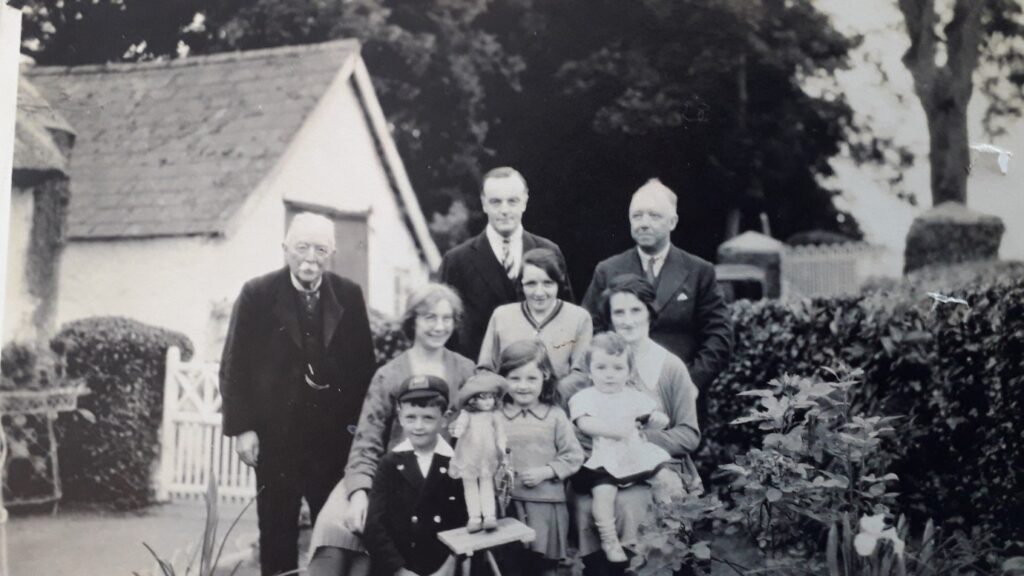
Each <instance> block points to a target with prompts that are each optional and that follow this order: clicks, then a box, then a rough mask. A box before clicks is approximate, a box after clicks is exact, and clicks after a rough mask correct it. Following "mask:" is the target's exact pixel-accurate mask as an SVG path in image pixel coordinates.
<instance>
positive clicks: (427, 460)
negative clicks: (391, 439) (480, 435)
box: [391, 436, 455, 478]
mask: <svg viewBox="0 0 1024 576" xmlns="http://www.w3.org/2000/svg"><path fill="white" fill-rule="evenodd" d="M391 451H392V452H415V450H413V447H412V442H409V439H408V438H406V439H405V440H402V441H401V442H399V443H398V444H397V445H396V446H395V447H394V448H392V449H391ZM434 454H440V455H441V456H446V457H448V458H451V457H452V456H453V455H454V454H455V451H454V450H452V447H451V444H448V443H447V442H445V441H444V438H441V437H440V436H438V437H437V444H435V445H434V451H433V452H430V453H427V454H420V453H418V452H415V456H416V465H417V466H419V469H420V473H421V474H423V477H424V478H426V477H427V476H428V475H429V474H430V466H431V464H433V462H434ZM443 471H444V470H443V469H442V472H443Z"/></svg>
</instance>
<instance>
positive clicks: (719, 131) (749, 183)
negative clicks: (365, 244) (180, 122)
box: [22, 0, 887, 286]
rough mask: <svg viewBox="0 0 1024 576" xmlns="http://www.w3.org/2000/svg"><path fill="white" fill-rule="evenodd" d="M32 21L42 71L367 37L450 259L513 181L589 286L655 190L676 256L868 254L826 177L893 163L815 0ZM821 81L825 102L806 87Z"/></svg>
mask: <svg viewBox="0 0 1024 576" xmlns="http://www.w3.org/2000/svg"><path fill="white" fill-rule="evenodd" d="M22 4H24V5H26V6H27V7H28V8H29V12H28V17H27V22H26V25H25V29H24V35H25V46H26V51H27V52H29V53H30V54H31V55H32V56H33V57H35V58H36V59H37V61H38V62H39V63H40V64H83V63H95V62H104V61H116V60H140V59H147V58H154V57H174V55H175V54H176V52H177V49H178V42H179V41H180V42H182V43H183V44H182V45H187V46H188V47H189V49H190V51H191V52H190V53H191V54H193V55H195V54H208V53H215V52H222V51H227V50H239V49H254V48H266V47H274V46H281V45H289V44H301V43H308V42H319V41H323V40H328V39H332V38H339V37H354V38H358V39H359V40H361V41H362V42H363V57H364V59H365V60H366V62H367V65H368V67H369V69H370V71H371V75H372V77H373V79H374V85H375V87H376V89H377V92H378V94H379V95H380V98H381V100H382V103H383V107H384V110H385V111H386V112H387V114H388V119H389V121H390V123H391V125H392V126H393V131H394V134H395V137H396V140H397V142H398V145H399V149H400V151H401V154H402V157H403V160H404V162H405V165H406V167H407V169H408V172H409V174H410V177H411V178H412V181H413V185H414V188H415V189H416V190H417V193H418V195H419V196H420V199H421V203H422V205H423V206H424V209H425V211H426V212H427V215H428V218H429V219H431V220H432V230H433V232H434V235H435V238H436V239H437V240H438V242H439V244H440V246H441V249H442V250H445V249H447V248H449V247H450V246H452V245H453V244H454V243H457V242H458V241H460V240H462V239H464V238H465V237H467V235H468V234H470V233H475V232H477V231H478V230H479V229H480V228H481V227H482V225H483V222H482V220H481V218H480V212H479V199H478V192H479V182H480V175H481V174H482V173H483V172H484V171H486V170H487V169H489V168H491V167H494V166H496V165H513V166H515V167H517V168H518V169H520V170H521V171H522V172H523V173H524V175H525V176H526V178H527V181H528V182H529V183H530V187H531V191H532V194H531V206H530V209H529V211H528V213H527V222H526V224H527V226H528V227H529V228H531V229H532V230H535V231H536V232H538V233H540V234H542V235H545V236H548V237H550V238H552V239H553V240H555V241H556V242H558V243H560V244H561V245H562V246H570V247H572V250H570V252H571V254H570V257H569V264H570V274H571V277H572V280H573V282H575V283H577V284H578V285H580V286H584V285H586V283H587V282H588V281H589V275H590V273H591V271H592V270H593V267H594V264H596V262H597V261H598V260H599V259H600V258H602V257H605V256H607V255H609V254H612V253H614V252H615V251H618V250H621V249H624V248H625V247H627V246H628V245H629V236H628V230H627V227H626V225H625V217H624V214H625V208H626V206H627V203H628V199H629V195H630V194H631V193H632V191H633V190H635V189H636V188H637V187H638V186H639V185H640V184H642V183H643V182H644V181H645V180H646V179H647V178H650V177H654V176H657V177H660V178H662V179H663V180H664V181H665V182H666V183H667V184H668V185H669V186H671V187H673V188H674V189H675V190H676V191H677V192H678V193H679V195H680V214H681V222H680V225H679V227H678V229H677V230H676V233H675V238H674V239H675V241H676V242H677V243H678V244H680V245H682V246H686V247H687V249H689V250H691V251H693V252H695V253H697V254H699V255H702V256H705V257H708V258H710V257H713V255H714V250H715V247H716V246H717V245H718V244H719V243H720V242H721V241H722V240H723V239H724V238H726V237H727V233H728V232H727V231H733V230H743V229H747V228H751V227H759V226H760V219H759V214H760V213H762V212H765V213H767V214H768V215H769V217H770V219H771V223H772V233H773V234H775V235H777V236H778V237H780V238H785V237H787V236H789V235H791V234H793V233H795V232H799V231H803V230H809V229H824V230H831V231H837V232H843V233H845V234H847V235H848V236H853V237H858V236H859V229H858V227H857V225H856V223H855V222H854V221H853V219H852V217H850V215H848V214H842V213H840V211H839V210H837V209H836V208H835V206H834V205H833V203H832V198H833V196H834V195H835V194H836V193H837V192H836V191H835V190H830V189H828V188H826V187H824V186H823V185H822V184H820V178H821V177H824V176H828V175H830V174H831V168H830V167H829V165H828V162H827V161H828V159H829V158H830V157H832V156H834V155H836V154H837V153H838V152H839V150H840V148H841V147H842V146H844V145H845V144H844V143H847V144H849V145H850V146H851V147H852V151H853V152H854V154H855V156H856V157H857V158H858V159H860V160H864V161H881V160H882V157H883V155H882V153H881V152H880V150H881V149H882V148H884V147H886V146H887V143H886V142H884V141H880V140H878V139H875V138H873V137H872V135H871V134H870V132H869V131H866V130H865V129H864V128H863V127H859V126H856V125H855V124H854V122H853V113H852V111H851V109H850V107H849V105H848V104H847V102H846V100H845V98H844V96H843V94H842V93H841V91H839V90H838V89H837V88H836V87H835V85H834V82H833V81H832V80H830V79H831V78H832V74H833V72H835V71H836V70H838V69H841V68H843V67H845V66H846V65H847V59H848V53H849V51H850V50H851V49H852V48H853V47H854V46H855V45H856V44H857V42H858V40H857V39H855V38H846V37H844V36H842V35H841V34H839V33H838V32H837V31H836V30H835V29H834V28H833V27H832V24H831V22H830V21H829V20H828V19H827V18H826V17H825V16H824V15H823V14H821V13H820V12H818V11H817V9H816V8H815V7H814V5H813V2H811V1H810V0H794V1H788V2H782V1H781V0H765V1H763V2H749V1H746V0H743V1H740V0H712V1H707V0H653V1H648V2H641V3H636V2H622V1H621V0H562V1H559V2H541V1H538V0H430V1H428V2H424V1H422V0H320V1H317V2H307V1H305V0H273V1H271V0H211V1H207V2H201V3H200V2H198V1H196V0H185V1H183V2H174V3H163V4H161V7H160V8H159V9H153V7H152V6H150V4H151V3H149V2H145V1H143V0H95V1H94V0H23V2H22ZM197 14H201V18H199V19H198V20H197V19H196V15H197ZM808 77H814V78H815V79H816V83H817V84H819V85H820V86H821V87H822V89H821V90H818V91H805V90H803V89H802V88H801V85H802V84H803V81H804V80H805V79H807V78H808ZM467 208H468V211H467ZM595 231H600V233H597V234H595V233H594V232H595Z"/></svg>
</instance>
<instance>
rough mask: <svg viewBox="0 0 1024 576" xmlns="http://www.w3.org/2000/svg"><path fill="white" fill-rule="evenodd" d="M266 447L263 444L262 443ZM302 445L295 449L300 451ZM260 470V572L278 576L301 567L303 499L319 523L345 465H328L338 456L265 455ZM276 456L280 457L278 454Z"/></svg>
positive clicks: (268, 575)
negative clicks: (329, 461) (300, 517)
mask: <svg viewBox="0 0 1024 576" xmlns="http://www.w3.org/2000/svg"><path fill="white" fill-rule="evenodd" d="M261 444H262V443H261ZM299 446H301V444H300V445H298V446H296V447H295V448H296V449H298V450H301V448H299ZM260 449H261V453H260V457H259V460H258V463H257V466H256V482H257V485H258V487H259V490H260V492H259V495H258V496H257V497H256V515H257V516H258V518H259V528H260V572H261V574H262V576H274V575H275V574H280V573H282V572H288V571H290V570H295V569H296V568H298V567H299V509H300V508H301V506H302V498H305V499H306V503H307V504H309V513H310V518H311V520H312V521H313V523H314V524H315V523H316V517H317V515H319V514H320V509H321V508H323V506H324V503H325V502H326V501H327V496H329V495H330V493H331V490H333V489H334V486H335V485H336V484H337V483H338V481H339V480H341V477H342V474H343V471H344V469H343V464H342V463H339V462H333V463H327V462H325V461H327V460H335V461H336V460H337V456H336V455H332V456H327V455H322V454H321V455H320V457H319V458H317V457H315V456H314V455H313V454H312V453H309V452H306V453H302V454H298V455H296V454H294V453H292V454H287V453H285V454H282V453H280V451H279V450H274V451H273V452H271V453H264V452H262V450H263V446H262V445H261V447H260ZM275 452H276V454H275Z"/></svg>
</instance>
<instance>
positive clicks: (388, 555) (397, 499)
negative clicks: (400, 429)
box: [363, 441, 468, 576]
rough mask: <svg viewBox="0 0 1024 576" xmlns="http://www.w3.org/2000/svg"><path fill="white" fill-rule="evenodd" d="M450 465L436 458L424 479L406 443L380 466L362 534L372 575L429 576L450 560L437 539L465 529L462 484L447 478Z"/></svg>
mask: <svg viewBox="0 0 1024 576" xmlns="http://www.w3.org/2000/svg"><path fill="white" fill-rule="evenodd" d="M439 442H441V441H439ZM445 446H447V444H445ZM447 454H451V451H450V448H449V449H448V451H447ZM450 464H451V457H450V456H447V455H443V454H440V453H437V452H435V453H434V459H433V461H432V462H431V465H430V471H429V472H428V473H427V476H426V477H424V476H423V473H422V472H421V471H420V468H419V464H417V462H416V454H415V453H414V452H413V451H412V448H411V446H409V445H408V442H403V443H402V444H399V445H398V446H396V447H395V448H394V451H392V452H388V453H387V454H386V455H385V456H384V458H383V459H382V460H381V462H380V464H379V465H378V467H377V475H376V476H375V477H374V479H373V489H372V490H371V492H370V508H369V510H368V512H367V516H366V529H365V530H364V533H363V540H364V542H365V544H366V549H367V550H368V551H369V553H370V564H371V571H372V573H373V574H374V575H381V576H392V575H393V574H394V573H395V572H397V571H398V570H399V568H407V569H409V570H412V571H413V572H415V573H417V574H432V573H433V572H435V571H437V569H438V568H440V567H441V565H442V564H443V563H444V561H445V559H446V558H447V557H448V556H449V555H450V554H451V551H450V550H449V549H448V547H447V546H445V545H444V544H443V543H442V542H441V541H440V540H438V539H437V534H438V532H443V531H445V530H451V529H453V528H459V527H461V526H465V525H466V520H467V519H468V517H467V514H466V501H465V497H464V495H463V487H462V482H461V481H459V480H455V479H453V478H451V477H450V476H449V475H448V467H449V465H450Z"/></svg>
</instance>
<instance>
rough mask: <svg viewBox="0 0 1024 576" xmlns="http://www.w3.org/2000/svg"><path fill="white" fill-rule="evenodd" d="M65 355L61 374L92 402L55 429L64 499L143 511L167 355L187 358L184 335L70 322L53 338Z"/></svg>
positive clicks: (133, 325) (123, 323) (107, 321)
mask: <svg viewBox="0 0 1024 576" xmlns="http://www.w3.org/2000/svg"><path fill="white" fill-rule="evenodd" d="M54 345H55V346H57V347H60V348H61V349H63V350H66V358H67V374H68V376H69V377H70V378H80V379H82V380H84V382H85V384H86V385H87V386H88V388H89V390H90V394H88V395H86V396H82V397H80V398H79V406H80V407H81V408H84V409H86V410H88V411H89V412H91V413H92V414H94V415H95V420H96V421H95V422H94V423H93V422H89V421H88V420H86V419H85V418H83V417H82V416H81V414H79V413H71V414H65V415H61V417H60V418H59V419H58V421H57V436H58V438H59V441H60V444H59V455H60V464H61V480H62V482H63V485H64V497H65V498H66V499H67V500H71V501H79V502H96V503H104V504H109V505H112V506H114V507H118V508H131V507H138V506H143V505H146V504H149V503H150V501H151V494H150V484H151V482H150V480H151V472H152V469H153V467H154V466H155V465H156V462H157V457H158V455H159V448H160V442H159V437H158V430H159V427H160V419H161V416H162V412H163V383H164V371H165V370H164V369H165V365H166V353H167V349H168V348H169V347H171V346H177V347H178V348H179V349H181V350H182V357H183V358H184V359H188V358H190V357H191V356H192V351H193V348H192V343H191V342H190V341H189V339H188V338H187V337H186V336H184V335H183V334H179V333H177V332H172V331H169V330H164V329H162V328H156V327H153V326H148V325H146V324H142V323H140V322H136V321H134V320H130V319H128V318H118V317H97V318H87V319H84V320H78V321H75V322H71V323H69V324H67V325H66V326H64V328H63V329H62V330H61V332H60V333H59V334H58V335H57V336H56V337H55V338H54Z"/></svg>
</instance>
